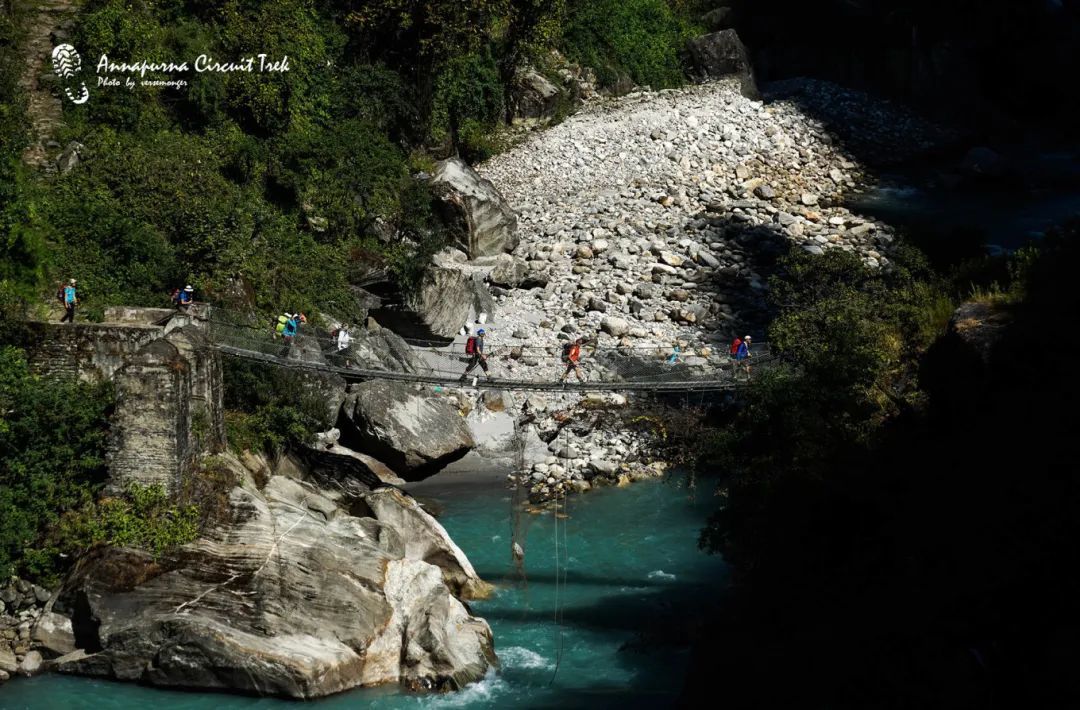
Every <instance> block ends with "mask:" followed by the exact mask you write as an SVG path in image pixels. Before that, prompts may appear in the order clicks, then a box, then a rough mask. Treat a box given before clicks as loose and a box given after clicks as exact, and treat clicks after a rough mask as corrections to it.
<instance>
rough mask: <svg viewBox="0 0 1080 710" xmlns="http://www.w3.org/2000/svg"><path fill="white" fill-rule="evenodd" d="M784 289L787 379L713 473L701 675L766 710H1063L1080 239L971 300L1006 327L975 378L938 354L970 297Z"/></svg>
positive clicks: (1025, 263)
mask: <svg viewBox="0 0 1080 710" xmlns="http://www.w3.org/2000/svg"><path fill="white" fill-rule="evenodd" d="M786 267H787V268H786V270H785V272H784V273H783V274H782V275H781V276H779V277H778V278H777V279H776V281H775V282H774V284H773V295H774V298H775V299H776V301H777V308H778V316H777V318H776V320H775V322H774V324H773V326H772V328H771V330H770V334H771V340H772V342H773V344H774V345H775V346H776V347H777V348H778V349H779V350H780V351H782V352H783V353H784V356H785V358H786V361H787V363H788V365H787V367H785V368H784V369H782V370H780V371H778V372H775V373H770V374H769V375H767V376H763V377H762V378H760V380H759V386H758V387H756V388H755V389H754V391H753V392H752V393H751V394H750V399H749V401H748V402H747V403H746V405H745V407H743V408H742V409H741V410H740V411H739V412H738V413H737V414H736V415H735V416H734V417H733V418H732V419H730V420H728V421H726V422H725V424H726V425H727V427H728V428H727V429H726V430H725V433H724V434H723V435H721V436H719V437H717V438H716V439H717V446H716V448H715V450H713V451H712V452H711V455H712V457H713V458H712V461H713V464H714V465H715V466H717V467H718V469H719V470H720V471H722V475H723V477H724V478H723V482H722V486H723V490H724V493H725V496H724V498H723V499H722V500H723V501H724V504H723V506H722V507H721V509H720V510H719V511H718V512H717V514H716V516H715V517H714V519H713V521H712V523H711V524H710V526H709V527H708V529H707V530H706V531H705V532H704V533H703V536H702V543H703V544H704V545H706V546H707V547H709V548H711V549H714V550H717V551H721V552H723V554H724V555H725V557H726V558H727V559H728V560H729V561H730V562H731V563H732V566H733V569H734V571H735V573H736V579H737V581H738V584H737V586H736V594H735V598H734V601H735V603H734V605H732V606H730V607H729V608H728V609H727V611H726V613H724V614H723V615H722V617H721V619H720V620H719V621H718V622H717V625H716V626H715V628H713V629H712V631H711V633H710V639H711V640H710V642H709V648H708V650H703V651H702V652H701V653H700V654H699V657H698V660H699V662H702V663H705V664H707V665H708V667H710V668H723V669H725V671H724V673H723V675H722V677H721V678H718V679H717V682H719V683H720V684H721V685H722V686H723V687H725V688H726V689H727V691H728V692H729V693H731V695H732V696H733V698H735V699H737V700H740V701H741V700H747V701H753V702H754V703H758V704H760V705H763V706H772V705H783V704H789V703H804V704H809V705H811V706H837V705H850V704H854V705H857V706H873V707H878V706H881V707H907V706H918V707H928V706H950V707H972V706H985V704H986V703H987V702H988V699H989V698H991V697H993V698H997V699H998V700H999V701H1000V702H1002V703H1003V706H1014V705H1015V706H1020V705H1028V706H1046V705H1051V706H1066V705H1070V704H1072V703H1071V702H1068V701H1066V702H1062V700H1063V699H1067V698H1071V699H1072V700H1073V701H1075V696H1070V695H1069V693H1070V692H1072V691H1071V690H1070V689H1069V688H1068V686H1067V684H1065V683H1063V682H1062V681H1061V680H1060V679H1061V678H1064V677H1065V676H1064V675H1061V674H1060V673H1059V671H1058V670H1055V669H1059V668H1064V667H1066V666H1068V665H1069V662H1070V661H1069V658H1070V652H1069V650H1068V649H1067V648H1066V646H1063V645H1062V643H1061V640H1062V638H1063V637H1062V635H1061V634H1063V633H1065V634H1071V633H1074V631H1075V629H1076V628H1077V623H1078V619H1077V615H1076V613H1075V608H1074V605H1073V604H1072V602H1071V601H1069V600H1071V599H1074V598H1075V594H1076V592H1077V591H1078V590H1077V589H1076V587H1075V584H1074V583H1073V582H1071V581H1068V582H1066V581H1065V580H1067V579H1069V578H1071V577H1072V576H1073V575H1070V574H1069V568H1070V566H1071V558H1072V556H1073V546H1074V542H1075V540H1076V539H1077V534H1078V533H1080V529H1078V528H1077V519H1078V518H1077V515H1076V511H1077V509H1078V506H1080V490H1078V487H1077V485H1076V481H1075V476H1073V475H1072V473H1071V469H1070V468H1069V467H1068V463H1067V462H1068V461H1069V460H1070V459H1071V451H1070V442H1071V440H1072V428H1073V425H1074V422H1075V415H1074V414H1073V413H1072V412H1070V411H1068V410H1069V409H1070V408H1071V407H1070V404H1069V403H1071V402H1074V401H1076V399H1077V395H1078V394H1080V381H1078V377H1077V373H1076V370H1075V366H1074V364H1073V363H1074V362H1075V353H1076V351H1077V350H1076V348H1077V345H1078V343H1077V342H1076V334H1075V332H1073V331H1072V330H1070V329H1066V330H1062V329H1061V328H1060V327H1059V326H1060V324H1061V322H1062V321H1063V320H1064V319H1065V318H1067V317H1068V314H1070V313H1072V312H1074V311H1075V309H1076V307H1077V305H1078V304H1077V297H1076V292H1075V289H1071V288H1070V287H1069V286H1068V284H1069V278H1070V274H1072V273H1074V271H1075V269H1077V268H1080V239H1078V230H1077V228H1076V227H1075V226H1074V227H1072V228H1070V229H1068V230H1064V231H1063V232H1062V233H1061V234H1058V235H1056V236H1053V237H1050V238H1049V239H1048V240H1047V241H1046V242H1045V243H1044V244H1042V245H1041V246H1040V247H1039V248H1038V249H1032V248H1028V249H1025V250H1022V251H1021V252H1019V253H1017V254H1016V255H1015V256H1014V257H1011V258H1010V259H1009V260H1008V262H1007V263H1005V264H1002V263H993V262H983V263H982V265H981V267H980V269H979V271H981V272H983V273H987V274H993V275H994V276H995V277H996V278H998V281H997V283H996V284H995V285H994V286H992V287H990V288H985V289H980V290H979V292H978V293H977V294H976V297H977V300H978V301H979V302H981V303H984V304H986V306H987V308H988V310H987V311H986V312H985V313H986V314H990V315H989V316H987V315H985V314H984V317H994V318H999V317H1000V318H1002V319H1003V322H1005V323H1007V324H1008V325H1007V326H1006V327H1005V330H1004V332H1000V333H998V334H996V335H993V336H985V337H988V338H989V340H987V341H982V342H988V343H989V344H990V350H989V353H988V354H987V355H986V359H985V360H983V359H982V358H981V357H980V356H979V354H978V353H979V351H978V348H977V347H973V346H972V345H971V344H970V343H967V342H965V341H964V340H963V339H961V338H960V337H959V336H957V335H955V334H953V335H948V336H946V337H935V335H936V334H937V333H939V332H940V330H941V325H942V323H943V319H942V316H943V315H945V314H946V313H947V310H946V308H945V306H946V305H947V303H948V301H947V300H943V298H942V296H943V295H944V294H948V293H950V292H952V293H953V294H954V295H964V294H965V293H966V292H967V289H966V283H965V284H964V286H965V288H961V287H960V285H959V284H958V285H957V286H955V287H954V286H953V285H952V284H951V283H950V282H949V280H948V279H942V278H935V277H934V276H933V274H932V273H931V272H928V271H927V270H926V269H925V268H924V267H923V266H922V265H921V264H920V263H919V261H918V260H914V261H911V260H907V263H906V264H904V266H903V267H902V268H900V269H898V270H897V272H895V273H893V274H887V273H882V274H869V273H867V272H866V271H865V270H864V269H862V268H861V266H859V265H858V263H857V262H850V263H847V260H846V259H845V258H844V257H843V256H842V255H837V256H835V257H832V258H822V259H817V260H812V261H808V260H805V259H803V258H795V259H792V260H789V261H788V263H787V264H786ZM972 272H973V269H972V268H971V267H969V268H965V269H961V270H958V271H957V272H956V273H957V274H962V275H963V276H962V278H964V279H965V280H966V279H967V277H968V276H970V274H971V273H972ZM978 326H979V324H978V323H977V322H976V323H974V324H967V325H965V326H964V327H971V328H978ZM975 332H976V333H977V332H978V331H975ZM1051 333H1052V334H1053V335H1051V336H1050V337H1045V336H1047V335H1048V334H1051ZM969 337H976V338H981V337H984V336H980V335H975V336H969ZM1036 342H1037V343H1038V345H1037V346H1036V345H1035V343H1036ZM1066 630H1068V631H1066ZM717 640H719V641H717ZM841 669H842V670H841ZM775 677H783V678H785V682H784V683H783V684H775V683H769V682H768V681H769V679H771V678H775ZM694 690H695V691H696V690H704V688H698V689H694ZM942 698H951V699H952V700H951V701H950V702H942Z"/></svg>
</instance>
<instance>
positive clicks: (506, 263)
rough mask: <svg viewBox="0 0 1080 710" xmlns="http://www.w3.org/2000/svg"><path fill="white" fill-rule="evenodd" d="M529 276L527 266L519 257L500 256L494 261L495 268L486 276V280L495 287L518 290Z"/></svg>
mask: <svg viewBox="0 0 1080 710" xmlns="http://www.w3.org/2000/svg"><path fill="white" fill-rule="evenodd" d="M528 276H529V265H528V263H526V261H525V260H524V259H522V258H521V257H519V256H511V255H510V254H500V255H499V256H498V257H497V258H496V259H495V266H494V267H492V269H491V273H490V274H488V280H490V281H491V283H493V284H495V285H496V286H506V287H507V288H519V287H520V286H521V285H522V284H524V283H525V280H526V278H528Z"/></svg>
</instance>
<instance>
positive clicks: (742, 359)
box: [735, 335, 751, 380]
mask: <svg viewBox="0 0 1080 710" xmlns="http://www.w3.org/2000/svg"><path fill="white" fill-rule="evenodd" d="M750 340H751V338H750V336H749V335H747V336H745V337H743V339H742V342H741V343H739V348H738V350H736V351H735V365H736V367H741V368H742V369H743V370H744V371H745V372H746V379H748V380H749V379H750V357H751V355H750Z"/></svg>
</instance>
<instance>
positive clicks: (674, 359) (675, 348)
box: [666, 341, 682, 365]
mask: <svg viewBox="0 0 1080 710" xmlns="http://www.w3.org/2000/svg"><path fill="white" fill-rule="evenodd" d="M666 362H667V364H668V365H677V364H679V363H680V362H682V343H680V342H678V341H676V342H675V343H674V344H672V346H671V354H670V355H668V359H667V361H666Z"/></svg>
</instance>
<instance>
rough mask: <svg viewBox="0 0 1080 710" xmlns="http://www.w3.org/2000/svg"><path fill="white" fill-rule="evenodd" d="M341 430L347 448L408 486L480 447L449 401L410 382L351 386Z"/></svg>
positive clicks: (343, 413) (372, 381) (343, 407)
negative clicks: (372, 459)
mask: <svg viewBox="0 0 1080 710" xmlns="http://www.w3.org/2000/svg"><path fill="white" fill-rule="evenodd" d="M462 370H463V371H464V366H462ZM477 372H480V371H479V370H478V371H477ZM480 374H482V372H480ZM341 425H342V437H341V438H342V442H343V443H344V444H345V445H346V446H348V447H349V448H351V449H355V450H356V451H360V452H363V453H366V454H369V455H371V456H374V457H375V458H377V459H378V460H379V461H382V462H383V463H385V464H386V465H388V466H390V468H392V469H394V471H395V472H396V473H397V474H398V475H399V476H401V477H402V478H404V479H405V480H408V481H415V480H421V479H423V478H427V477H428V476H430V475H433V474H434V473H437V472H438V471H440V470H441V469H442V468H443V467H444V466H446V465H447V464H449V463H451V462H453V461H456V460H458V459H459V458H461V457H462V456H464V455H465V454H467V453H468V452H469V451H470V450H471V449H472V448H473V447H474V446H475V445H476V442H475V441H474V440H473V437H472V434H471V433H470V432H469V427H468V425H467V424H466V423H465V420H464V419H462V418H461V415H460V414H458V411H457V409H456V408H455V407H454V406H453V405H452V404H451V403H450V402H448V401H447V400H446V399H445V398H443V397H438V396H435V395H433V394H430V393H429V392H427V391H425V390H418V389H417V388H416V387H414V386H413V385H411V384H408V383H405V382H393V381H385V380H384V381H379V380H371V381H368V382H362V383H360V384H358V385H352V386H351V387H349V394H348V396H347V397H346V399H345V404H344V405H342V422H341Z"/></svg>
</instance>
